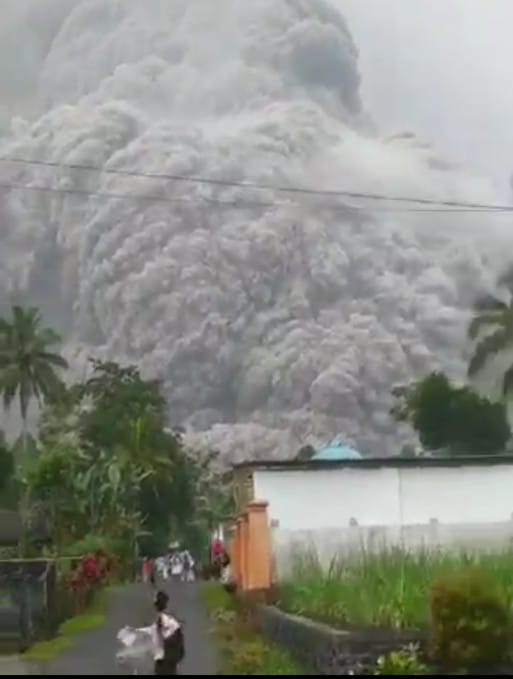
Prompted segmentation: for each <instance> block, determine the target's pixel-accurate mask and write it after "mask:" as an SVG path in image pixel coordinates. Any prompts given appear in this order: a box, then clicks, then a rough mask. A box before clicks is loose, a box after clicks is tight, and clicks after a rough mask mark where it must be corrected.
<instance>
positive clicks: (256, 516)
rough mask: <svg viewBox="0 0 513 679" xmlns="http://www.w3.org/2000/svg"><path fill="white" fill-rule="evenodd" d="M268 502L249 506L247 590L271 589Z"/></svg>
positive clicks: (253, 503) (254, 502)
mask: <svg viewBox="0 0 513 679" xmlns="http://www.w3.org/2000/svg"><path fill="white" fill-rule="evenodd" d="M267 507H268V503H267V502H259V501H256V500H254V501H253V502H250V503H249V505H248V506H247V517H248V518H247V525H248V541H247V542H248V550H247V567H246V571H247V580H246V583H245V587H244V588H245V589H246V590H262V591H263V590H268V589H270V588H271V584H272V583H271V558H272V554H271V533H270V529H269V519H268V515H267Z"/></svg>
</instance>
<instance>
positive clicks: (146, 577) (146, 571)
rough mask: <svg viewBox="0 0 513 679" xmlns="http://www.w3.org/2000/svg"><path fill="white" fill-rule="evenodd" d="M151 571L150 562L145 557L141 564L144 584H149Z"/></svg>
mask: <svg viewBox="0 0 513 679" xmlns="http://www.w3.org/2000/svg"><path fill="white" fill-rule="evenodd" d="M152 570H153V568H152V563H151V560H150V559H148V557H147V556H145V557H144V559H143V562H142V579H143V582H144V583H148V582H150V579H151V572H152Z"/></svg>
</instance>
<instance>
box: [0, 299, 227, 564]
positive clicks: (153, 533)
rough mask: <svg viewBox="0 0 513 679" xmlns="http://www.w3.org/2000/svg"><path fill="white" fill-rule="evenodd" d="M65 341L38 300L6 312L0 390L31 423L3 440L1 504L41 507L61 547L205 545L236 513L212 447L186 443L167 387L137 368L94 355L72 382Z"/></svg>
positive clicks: (127, 549)
mask: <svg viewBox="0 0 513 679" xmlns="http://www.w3.org/2000/svg"><path fill="white" fill-rule="evenodd" d="M59 341H60V338H59V337H58V336H57V335H56V334H55V333H54V332H53V331H52V330H50V329H48V328H45V327H44V325H43V323H42V319H41V316H40V315H39V313H38V312H37V310H35V309H23V308H21V307H14V308H13V310H12V314H11V317H10V318H7V319H0V393H1V394H2V397H3V401H4V405H5V407H7V408H12V407H14V405H15V404H17V407H18V408H19V412H20V415H21V419H22V422H23V425H22V431H21V435H20V439H19V440H18V442H17V443H16V444H15V445H14V446H13V447H12V448H11V449H9V447H8V446H7V444H6V442H5V439H3V438H0V474H1V483H0V491H2V493H3V498H2V500H3V502H4V504H6V503H7V502H8V501H9V502H11V504H12V503H13V501H14V502H18V503H19V506H20V508H21V509H22V512H23V517H24V519H25V520H26V522H27V523H30V522H31V521H34V520H35V519H36V517H38V516H44V517H45V518H46V520H47V522H48V528H49V531H50V537H51V549H52V550H53V551H56V552H58V553H67V554H73V553H76V554H81V553H85V551H87V550H86V548H89V549H96V548H98V547H100V546H101V547H102V548H107V549H108V550H109V551H114V552H115V553H117V554H118V555H125V556H127V557H128V556H133V555H134V553H135V550H136V547H139V550H140V551H143V552H145V553H154V554H155V553H157V552H158V551H160V550H162V549H164V547H165V546H166V545H167V544H168V542H169V540H170V539H181V540H185V541H187V542H188V544H189V546H190V547H191V548H192V549H194V550H195V551H199V550H200V549H201V548H202V547H203V546H204V545H205V541H206V539H207V538H208V534H209V531H210V530H211V528H212V526H213V525H215V524H216V523H217V522H218V521H219V520H221V519H222V518H223V517H224V516H225V515H226V512H227V511H229V503H230V493H229V485H228V479H227V478H226V477H225V475H224V474H223V472H222V469H221V467H220V465H219V464H218V460H217V456H216V454H215V453H214V452H212V451H191V450H188V449H187V447H186V446H185V445H184V442H183V440H182V437H181V435H180V433H178V432H176V431H173V430H171V429H169V428H168V426H167V420H168V416H169V413H168V412H167V406H166V401H165V398H164V396H163V393H162V389H161V385H160V384H159V382H157V381H154V380H146V379H144V378H143V376H141V374H140V372H139V370H138V369H137V367H135V366H121V365H119V364H118V363H116V362H113V361H100V360H97V359H95V358H91V359H90V371H89V375H88V377H87V379H85V380H84V381H83V382H80V383H69V376H68V375H67V373H66V370H67V363H66V361H65V360H64V358H62V357H61V356H60V354H59V353H57V352H56V350H55V347H58V345H59ZM32 400H35V401H37V403H38V405H39V408H40V419H39V428H38V432H37V435H36V436H34V437H31V436H29V434H28V431H27V426H26V420H27V411H28V408H29V405H30V402H31V401H32Z"/></svg>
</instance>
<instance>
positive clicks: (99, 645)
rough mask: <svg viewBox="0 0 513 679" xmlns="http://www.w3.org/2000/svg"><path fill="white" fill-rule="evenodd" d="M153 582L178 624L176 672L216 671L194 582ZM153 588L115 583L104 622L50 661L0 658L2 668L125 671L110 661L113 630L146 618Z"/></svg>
mask: <svg viewBox="0 0 513 679" xmlns="http://www.w3.org/2000/svg"><path fill="white" fill-rule="evenodd" d="M159 588H161V589H163V590H164V591H166V592H167V594H168V595H169V597H170V605H169V610H170V612H171V613H172V615H174V616H175V617H176V618H177V619H178V620H179V621H180V622H181V623H182V625H183V630H184V636H185V646H186V655H185V659H184V662H183V663H182V664H181V666H180V668H179V673H180V674H181V675H189V676H196V677H197V676H212V675H216V674H217V673H218V658H217V653H216V649H215V646H214V644H213V642H212V639H211V637H210V630H209V628H210V625H209V620H208V616H207V613H206V611H205V610H204V608H203V605H202V602H201V596H200V585H199V584H198V583H182V582H175V581H168V582H166V583H163V582H161V583H159ZM153 596H154V592H153V591H152V590H150V588H149V587H148V586H146V585H142V584H134V585H127V586H125V587H120V588H119V589H117V590H116V591H114V592H113V593H112V598H111V601H110V605H109V611H108V613H107V619H106V621H105V623H104V624H103V625H102V626H101V627H99V628H98V629H95V630H92V631H91V632H88V633H84V634H81V635H79V636H77V637H76V638H75V640H74V643H73V646H72V647H71V648H70V649H69V650H68V651H66V652H64V653H63V654H62V655H61V656H59V657H58V658H56V659H55V660H53V661H50V662H48V663H44V664H41V665H39V666H38V667H36V666H30V665H25V664H24V663H23V661H22V660H21V659H20V658H18V659H12V660H7V661H6V662H5V663H3V665H2V664H0V675H2V674H9V675H12V674H25V675H28V674H33V675H39V676H103V677H104V676H126V674H127V671H129V670H128V668H123V667H121V666H119V665H118V664H117V662H116V651H117V650H118V648H119V646H118V642H117V640H116V637H117V633H118V631H119V630H120V629H121V628H122V627H124V626H125V625H130V626H134V627H139V626H144V625H149V624H151V621H152V619H153V616H154V611H153V605H152V602H153ZM140 673H143V674H144V675H146V676H148V675H151V674H152V673H153V665H152V662H151V660H150V659H148V662H146V661H144V668H142V667H140Z"/></svg>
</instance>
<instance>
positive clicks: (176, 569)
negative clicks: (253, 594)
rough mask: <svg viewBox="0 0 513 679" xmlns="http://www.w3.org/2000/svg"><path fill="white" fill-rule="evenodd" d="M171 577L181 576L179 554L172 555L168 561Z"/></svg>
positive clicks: (181, 564) (181, 567)
mask: <svg viewBox="0 0 513 679" xmlns="http://www.w3.org/2000/svg"><path fill="white" fill-rule="evenodd" d="M170 565H171V575H181V574H182V571H183V561H182V558H181V557H180V555H179V554H174V555H173V556H172V557H171V559H170Z"/></svg>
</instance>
